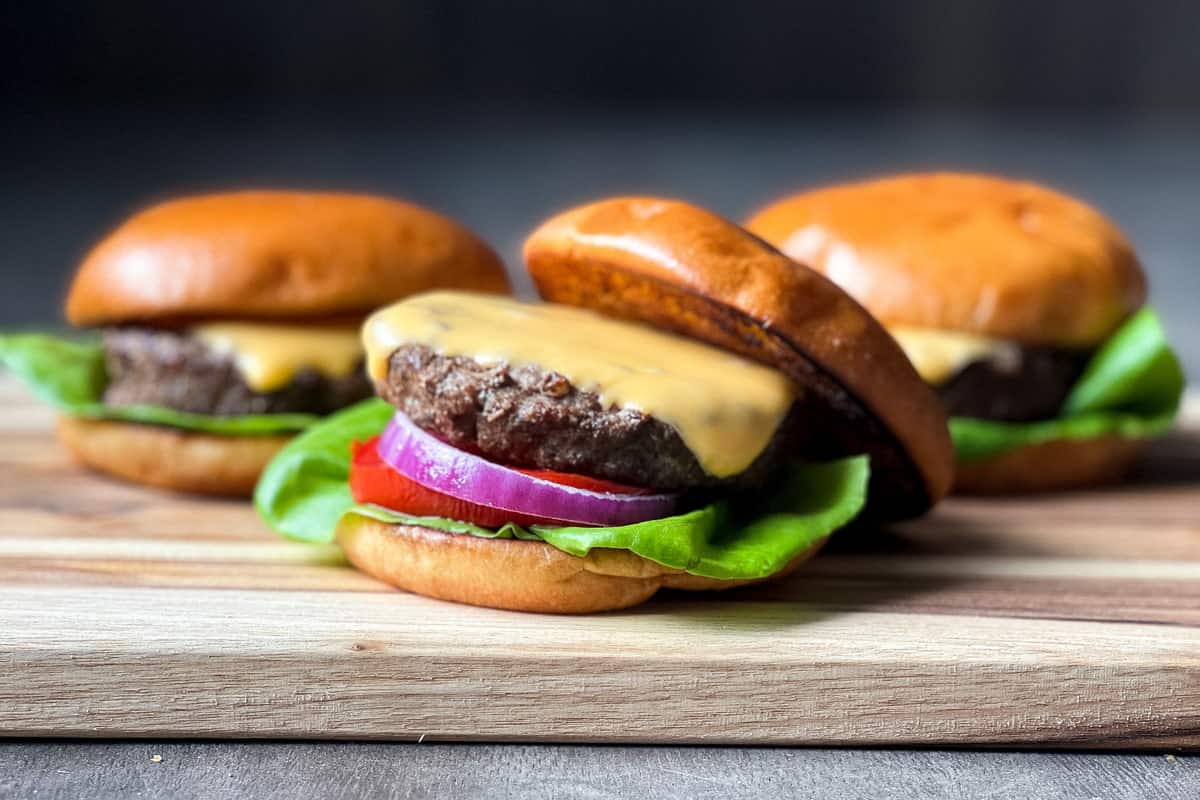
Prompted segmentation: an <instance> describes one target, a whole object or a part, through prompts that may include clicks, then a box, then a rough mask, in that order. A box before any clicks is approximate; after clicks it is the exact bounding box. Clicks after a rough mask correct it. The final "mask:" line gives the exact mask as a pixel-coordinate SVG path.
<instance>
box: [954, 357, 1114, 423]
mask: <svg viewBox="0 0 1200 800" xmlns="http://www.w3.org/2000/svg"><path fill="white" fill-rule="evenodd" d="M1090 357H1091V354H1090V353H1088V352H1084V351H1079V350H1061V349H1057V348H1049V347H1022V348H1021V349H1020V351H1019V355H1018V357H1017V358H1016V359H1005V360H1003V361H1001V360H983V361H974V362H972V363H970V364H968V365H967V366H965V367H963V369H962V370H961V371H959V372H958V373H957V374H956V375H954V376H953V377H952V378H950V380H948V381H947V382H946V383H944V384H942V385H941V386H939V387H938V395H939V396H940V397H941V398H942V403H943V404H944V405H945V407H946V411H947V413H948V414H950V416H952V417H974V418H976V419H991V420H999V421H1005V422H1027V421H1030V420H1038V419H1049V418H1051V417H1053V416H1055V415H1056V414H1058V410H1059V408H1060V407H1061V406H1062V404H1063V401H1064V400H1066V398H1067V395H1068V394H1069V393H1070V391H1071V387H1072V386H1074V385H1075V382H1076V381H1077V380H1079V376H1080V375H1081V374H1083V370H1084V367H1086V366H1087V362H1088V359H1089V358H1090Z"/></svg>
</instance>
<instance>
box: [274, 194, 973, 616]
mask: <svg viewBox="0 0 1200 800" xmlns="http://www.w3.org/2000/svg"><path fill="white" fill-rule="evenodd" d="M525 258H526V261H527V264H528V268H529V273H530V276H531V277H532V279H533V283H534V285H535V286H536V288H537V291H538V293H539V294H540V295H541V297H542V298H543V300H544V301H545V302H541V303H527V302H518V301H515V300H512V299H508V298H501V297H495V296H487V295H483V294H479V293H475V292H462V291H437V292H430V293H424V294H420V295H416V296H413V297H410V298H407V299H405V300H402V301H400V302H398V303H395V304H393V305H391V306H389V307H387V308H384V309H382V310H379V311H377V312H376V313H375V314H373V315H372V316H371V317H370V318H369V319H368V320H367V321H366V323H365V325H364V326H363V340H364V345H365V349H366V353H367V369H368V372H369V374H370V377H371V379H372V380H373V382H374V384H375V388H376V389H377V391H378V393H379V395H380V398H381V399H378V400H374V401H369V402H367V403H365V404H361V405H360V406H358V407H356V408H355V409H352V410H350V411H346V412H343V413H341V414H338V415H336V416H334V417H333V418H331V419H330V420H328V421H327V422H325V423H322V424H321V425H319V426H317V427H315V428H314V429H312V430H311V431H309V432H307V433H306V434H304V435H302V436H301V437H299V438H298V439H297V440H296V441H295V442H293V443H292V444H291V445H289V446H288V447H287V448H285V450H284V451H283V452H282V453H281V454H280V455H279V457H278V458H277V459H276V460H275V461H274V462H273V463H272V464H271V466H270V467H269V468H268V469H267V471H266V473H265V474H264V476H263V479H262V481H261V482H260V484H259V487H258V490H257V492H256V501H257V504H258V507H259V509H260V511H261V513H262V514H263V516H264V517H265V518H266V519H267V521H268V522H269V523H270V524H272V525H273V526H274V527H275V528H276V529H278V530H280V531H281V532H282V533H284V534H285V535H288V536H291V537H293V538H298V539H304V540H310V541H329V540H332V539H334V538H335V537H336V540H337V542H338V543H339V544H340V545H341V546H342V548H343V549H344V550H345V552H346V555H347V557H348V558H349V559H350V561H351V562H353V563H354V564H355V565H356V566H358V567H359V568H360V569H362V570H363V571H365V572H367V573H369V574H371V575H373V576H375V577H377V578H380V579H382V580H384V581H386V582H388V583H391V584H393V585H395V586H397V587H401V588H403V589H407V590H409V591H413V592H417V593H420V594H425V595H429V596H432V597H437V598H441V599H448V600H454V601H458V602H463V603H471V604H476V605H484V606H493V607H499V608H508V609H518V610H525V611H543V612H589V611H602V610H606V609H616V608H623V607H627V606H631V605H635V604H637V603H640V602H643V601H645V600H646V599H648V598H649V597H650V596H651V595H653V594H654V593H655V592H656V591H657V590H658V589H659V588H661V587H670V588H677V589H723V588H728V587H732V586H739V585H743V584H746V583H752V582H755V581H761V580H766V579H769V578H772V577H777V576H779V575H782V574H784V573H786V572H787V571H788V570H790V569H792V568H794V567H795V566H796V565H798V564H799V563H801V562H802V561H803V560H804V559H806V558H807V557H809V556H810V555H811V554H813V553H814V552H815V551H816V550H817V548H819V547H820V546H821V544H822V543H823V542H824V540H825V539H826V537H828V536H829V534H830V533H832V532H833V530H835V529H836V528H838V527H840V526H842V525H844V524H846V523H847V522H849V521H850V519H851V518H853V517H854V516H855V515H856V514H857V513H858V512H859V511H860V509H861V508H862V507H863V506H864V504H868V503H869V507H870V511H871V513H872V514H874V515H876V516H879V517H907V516H913V515H917V514H920V513H922V512H923V511H925V510H926V509H928V508H929V507H930V506H931V505H932V504H933V503H935V502H936V501H937V500H938V499H939V498H940V497H941V496H942V495H943V493H944V492H945V491H946V489H947V488H948V485H949V482H950V479H951V473H952V452H951V448H950V442H949V437H948V434H947V431H946V426H945V419H944V416H943V415H942V412H941V409H940V407H939V405H938V403H937V398H936V396H935V395H934V394H933V392H931V391H930V389H929V388H928V387H927V386H926V385H925V384H924V383H923V382H922V381H921V380H920V378H919V377H918V376H917V374H916V373H915V372H914V371H913V369H912V367H911V366H910V365H909V363H908V361H907V360H906V359H905V358H904V355H903V353H902V352H901V350H900V349H899V348H898V347H897V346H896V344H895V342H894V341H893V340H892V339H891V337H889V336H888V335H887V333H886V332H885V331H884V330H883V329H882V328H881V327H880V326H879V325H878V324H877V323H876V322H875V321H874V320H873V319H872V318H871V316H870V315H869V314H867V312H866V311H864V310H863V309H862V308H861V307H860V306H859V305H858V304H857V303H856V302H855V301H853V300H852V299H850V297H849V296H848V295H846V294H845V293H844V292H843V291H842V290H840V289H838V288H837V287H836V286H835V285H834V284H833V283H831V282H829V281H827V280H826V279H824V278H823V277H821V276H820V275H818V274H816V273H814V272H812V271H810V270H808V269H806V268H804V267H802V266H800V265H799V264H797V263H795V262H793V261H791V260H790V259H788V258H786V257H785V256H783V255H782V254H780V253H779V252H778V251H776V250H775V249H774V248H772V247H770V246H768V245H767V244H765V243H764V242H762V241H761V240H759V239H758V238H756V237H754V236H751V235H750V234H748V233H747V232H746V231H744V230H743V229H741V228H739V227H737V226H736V225H734V224H732V223H730V222H727V221H725V220H724V219H721V218H720V217H717V216H715V215H713V214H710V213H708V212H707V211H703V210H701V209H699V208H695V207H693V206H689V205H686V204H684V203H681V202H676V201H671V200H660V199H652V198H618V199H612V200H606V201H602V202H598V203H594V204H591V205H587V206H583V207H581V208H577V209H574V210H572V211H568V212H566V213H564V214H562V215H560V216H557V217H555V218H553V219H551V220H549V221H548V222H546V223H545V224H544V225H542V226H541V227H540V228H539V229H538V230H537V231H535V232H534V233H533V234H532V236H530V238H529V239H528V241H527V242H526V245H525ZM868 461H869V468H868ZM868 475H869V479H868Z"/></svg>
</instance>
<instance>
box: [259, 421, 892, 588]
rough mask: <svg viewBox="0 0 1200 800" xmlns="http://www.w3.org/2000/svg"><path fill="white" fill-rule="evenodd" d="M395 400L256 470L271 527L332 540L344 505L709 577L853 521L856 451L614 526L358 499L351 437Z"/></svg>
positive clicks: (751, 566)
mask: <svg viewBox="0 0 1200 800" xmlns="http://www.w3.org/2000/svg"><path fill="white" fill-rule="evenodd" d="M393 411H394V410H393V409H392V407H391V406H389V405H388V404H387V403H385V402H383V401H382V400H378V399H376V400H367V401H364V402H362V403H359V404H358V405H356V406H353V407H351V408H349V409H346V410H345V411H342V412H339V413H337V414H334V415H333V416H331V417H329V418H328V419H326V420H324V421H323V422H321V423H319V424H317V425H314V426H313V427H312V428H310V429H309V430H307V431H305V432H304V433H303V434H301V435H300V436H298V437H296V439H294V440H293V441H292V442H290V443H289V444H288V445H287V446H286V447H285V448H283V450H282V451H280V453H279V454H278V455H277V456H276V457H275V459H274V460H273V461H272V462H271V464H270V465H269V466H268V467H267V469H266V471H265V472H264V473H263V476H262V478H261V480H260V481H259V484H258V487H257V489H256V490H255V493H254V503H255V506H256V508H257V509H258V512H259V514H260V515H261V516H262V517H263V519H264V520H266V522H267V524H268V525H270V526H271V527H272V528H273V529H274V530H276V531H278V532H279V533H281V534H283V535H284V536H287V537H289V538H291V539H297V540H300V541H305V542H330V541H333V536H334V529H335V528H336V527H337V524H338V521H339V520H340V519H341V518H342V517H343V515H346V514H357V515H360V516H364V517H369V518H371V519H376V520H379V521H381V522H386V523H390V524H402V525H419V526H422V527H426V528H432V529H434V530H440V531H447V532H449V533H457V534H463V535H468V536H482V537H487V538H493V539H494V538H506V539H529V540H541V541H544V542H546V543H547V544H550V545H552V546H554V547H556V548H558V549H559V550H562V551H564V552H567V553H570V554H571V555H575V556H584V555H587V553H588V552H589V551H591V550H592V549H594V548H598V547H601V548H615V549H620V550H630V551H632V552H634V553H636V554H637V555H639V556H642V557H643V558H647V559H649V560H651V561H655V562H657V563H659V564H663V565H665V566H668V567H673V568H676V569H682V570H686V571H687V572H690V573H692V574H693V575H703V576H705V577H710V578H729V579H753V578H765V577H767V576H768V575H772V574H774V573H776V572H778V571H779V570H780V569H782V568H783V566H784V565H785V564H787V563H788V562H789V561H790V560H791V559H792V557H794V556H795V555H796V554H797V553H799V552H800V551H802V550H804V549H806V548H807V547H809V546H810V545H812V544H813V543H815V542H816V541H817V540H819V539H822V538H824V537H826V536H828V535H829V534H831V533H833V532H834V531H835V530H837V529H838V528H840V527H842V526H843V525H845V524H846V523H848V522H849V521H850V520H852V519H853V518H854V517H855V516H856V515H857V514H858V512H859V511H860V510H861V509H862V507H863V504H864V503H865V502H866V493H867V479H868V477H869V473H870V470H869V468H868V465H867V459H866V457H864V456H860V457H856V458H846V459H842V460H839V461H831V462H827V463H822V464H793V465H792V466H790V467H789V468H788V470H787V474H786V476H785V477H784V480H782V481H781V482H780V484H779V485H778V486H777V488H776V489H774V490H773V491H772V492H771V493H770V494H769V495H767V496H757V497H755V498H753V499H752V500H745V501H742V502H741V503H738V502H735V501H721V502H717V503H714V504H712V505H708V506H705V507H703V508H699V509H696V510H695V511H690V512H688V513H685V514H679V515H676V516H673V517H666V518H663V519H656V520H651V521H649V522H640V523H637V524H634V525H623V526H620V527H612V528H589V527H558V526H549V525H535V526H532V527H530V528H528V529H526V528H523V527H521V526H518V525H513V524H508V525H505V526H504V527H502V528H500V529H498V530H491V529H487V528H481V527H479V526H476V525H471V524H469V523H465V522H458V521H456V520H449V519H442V518H437V517H414V516H410V515H408V514H403V513H400V512H397V511H392V510H390V509H385V508H380V507H378V506H369V505H360V504H356V503H355V502H354V499H353V498H352V497H351V495H350V488H349V486H348V484H347V479H348V477H349V475H350V453H351V444H352V443H353V442H355V441H364V440H366V439H369V438H370V437H372V436H374V435H376V434H378V433H379V432H380V431H382V430H383V428H384V426H385V425H386V424H387V421H388V419H389V418H390V417H391V415H392V413H393Z"/></svg>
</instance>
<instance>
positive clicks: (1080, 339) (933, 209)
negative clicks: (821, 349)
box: [746, 173, 1146, 347]
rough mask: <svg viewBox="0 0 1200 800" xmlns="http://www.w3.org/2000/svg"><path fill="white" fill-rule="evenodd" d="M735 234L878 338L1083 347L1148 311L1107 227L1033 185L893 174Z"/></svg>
mask: <svg viewBox="0 0 1200 800" xmlns="http://www.w3.org/2000/svg"><path fill="white" fill-rule="evenodd" d="M746 227H747V228H749V229H750V230H751V231H753V232H754V233H756V234H758V235H759V236H761V237H763V238H764V239H766V240H767V241H769V242H771V243H772V244H774V245H775V246H776V247H778V248H780V249H781V250H783V252H785V253H787V254H788V255H789V256H791V257H792V258H795V259H796V260H798V261H802V262H804V263H805V264H808V265H809V266H811V267H813V268H814V269H816V270H818V271H819V272H822V273H824V274H825V275H827V276H828V277H829V278H831V279H832V280H833V281H835V282H836V283H838V284H839V285H840V286H842V287H843V288H844V289H846V290H847V291H849V292H850V294H852V295H854V297H855V298H857V299H858V300H859V302H861V303H862V304H863V305H865V306H866V307H867V308H869V309H870V310H871V311H872V312H873V313H874V314H875V316H876V317H878V318H879V319H880V320H881V321H882V322H883V323H884V324H885V325H909V326H918V327H925V328H934V329H944V330H954V331H965V332H969V333H975V334H980V335H983V336H989V337H993V338H999V339H1011V340H1016V341H1020V342H1025V343H1029V344H1040V345H1050V346H1061V347H1086V346H1090V345H1094V344H1096V343H1098V342H1100V341H1102V340H1103V339H1105V338H1107V337H1108V336H1109V334H1111V333H1112V332H1113V331H1114V330H1115V329H1116V328H1117V326H1119V325H1120V324H1121V322H1122V321H1123V320H1124V319H1125V318H1126V317H1127V316H1129V315H1130V314H1131V313H1132V312H1133V311H1135V310H1136V309H1137V308H1138V307H1140V306H1141V305H1142V303H1144V302H1145V299H1146V280H1145V276H1144V275H1143V273H1142V269H1141V266H1140V265H1139V264H1138V261H1137V258H1136V256H1135V255H1134V252H1133V248H1132V247H1131V246H1130V244H1129V242H1128V241H1127V240H1126V239H1125V237H1124V236H1123V235H1122V234H1121V232H1120V231H1119V230H1117V228H1116V227H1115V226H1114V225H1113V224H1112V222H1110V221H1109V220H1108V219H1107V218H1106V217H1104V216H1103V215H1102V214H1100V213H1099V212H1098V211H1096V210H1095V209H1094V208H1092V207H1090V206H1088V205H1085V204H1084V203H1081V202H1080V201H1078V200H1075V199H1073V198H1071V197H1067V196H1066V195H1063V194H1060V193H1058V192H1054V191H1051V190H1049V189H1046V188H1044V187H1042V186H1038V185H1036V184H1032V183H1024V182H1019V181H1011V180H1005V179H1002V178H995V177H989V176H985V175H967V174H954V173H930V174H916V175H902V176H897V177H889V178H883V179H880V180H873V181H867V182H864V183H852V184H845V185H841V186H832V187H829V188H824V189H817V190H814V191H810V192H805V193H803V194H799V195H796V196H794V197H790V198H787V199H785V200H781V201H779V202H777V203H775V204H773V205H770V206H767V207H766V208H764V209H763V210H761V211H759V212H758V213H757V214H755V215H754V216H753V217H751V218H750V220H749V221H748V222H747V223H746Z"/></svg>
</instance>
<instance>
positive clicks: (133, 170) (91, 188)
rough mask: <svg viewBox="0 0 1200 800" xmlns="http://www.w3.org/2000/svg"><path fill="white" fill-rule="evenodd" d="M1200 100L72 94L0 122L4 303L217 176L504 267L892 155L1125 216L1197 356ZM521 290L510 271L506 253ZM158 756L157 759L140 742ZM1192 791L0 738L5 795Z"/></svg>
mask: <svg viewBox="0 0 1200 800" xmlns="http://www.w3.org/2000/svg"><path fill="white" fill-rule="evenodd" d="M1198 145H1200V119H1196V118H1192V119H1179V118H1152V119H1131V118H1122V117H1103V116H1095V117H1067V116H1036V117H1035V116H1017V117H1012V116H1010V117H951V116H930V115H923V116H914V115H894V116H878V115H876V116H870V117H865V116H854V115H837V116H830V115H816V114H806V113H804V112H803V111H801V110H795V111H792V112H788V113H782V112H780V113H773V114H769V115H768V114H761V113H760V114H739V113H733V112H731V111H725V112H721V113H715V112H714V113H705V114H701V113H697V112H691V113H671V112H663V111H649V112H641V113H637V114H634V113H615V112H609V113H601V112H596V111H582V110H581V111H576V112H572V113H562V112H559V113H549V112H545V113H543V112H527V111H521V110H517V109H490V110H479V109H476V110H473V111H470V112H465V111H463V110H458V111H454V112H446V111H442V110H439V109H425V110H421V111H417V112H414V111H412V110H406V111H403V112H401V111H398V110H396V109H393V108H378V107H376V108H371V109H344V110H338V111H336V113H335V112H334V111H332V110H326V111H323V112H320V113H317V112H313V111H311V110H308V109H302V108H301V109H293V110H290V111H280V110H273V111H271V112H270V113H267V112H264V111H262V110H259V109H240V110H237V109H233V110H224V111H222V112H220V113H214V112H211V111H207V110H192V111H188V112H180V113H172V114H166V113H157V114H146V113H135V112H127V113H119V114H118V113H114V112H112V111H105V112H102V113H101V112H97V113H94V114H88V115H80V114H75V115H72V116H68V115H63V114H60V113H57V112H55V111H52V110H50V111H40V112H28V113H11V114H10V117H9V118H8V119H6V122H5V125H3V126H0V152H3V153H4V154H5V163H4V172H5V180H4V181H0V226H2V227H0V232H2V233H3V235H4V248H3V251H2V252H0V278H2V279H3V285H4V286H5V287H6V290H5V291H3V292H0V324H2V325H3V327H5V328H11V327H13V326H30V327H32V326H39V325H40V326H45V325H48V324H52V323H54V322H55V321H56V320H57V318H58V305H57V304H58V300H59V298H60V296H61V293H62V291H63V289H64V287H65V284H66V281H67V279H68V277H69V274H70V271H71V269H72V268H73V265H74V262H75V260H76V259H77V258H78V257H79V255H80V254H81V253H82V252H83V250H85V249H86V247H87V246H88V244H89V243H90V242H91V241H93V240H94V239H95V238H96V237H97V236H99V235H100V234H102V233H103V231H104V230H105V229H106V228H107V227H108V226H110V225H112V224H113V223H115V222H116V221H117V220H119V219H120V217H121V216H122V215H123V214H125V213H127V212H128V211H129V210H131V209H132V208H133V207H136V206H137V205H139V204H141V203H144V202H146V201H148V200H151V199H155V198H159V197H164V196H169V195H171V194H174V193H178V192H182V191H191V190H197V189H213V188H223V187H229V186H244V185H253V186H274V185H287V186H311V187H335V188H345V189H366V190H374V191H382V192H387V193H392V194H397V195H401V196H405V197H408V198H411V199H413V200H417V201H420V202H424V203H428V204H430V205H432V206H434V207H436V208H439V209H441V210H443V211H445V212H447V213H450V214H452V215H455V216H457V217H459V218H460V219H462V220H463V221H464V222H465V223H467V224H468V225H470V226H471V227H473V228H475V229H477V230H478V231H480V232H481V233H482V234H483V235H484V236H486V237H487V238H489V239H490V240H491V241H493V242H494V243H495V244H496V245H497V247H499V248H500V249H501V251H502V252H503V254H504V255H505V257H506V258H507V259H508V261H509V264H510V266H514V267H516V266H518V265H519V258H518V253H519V246H520V242H521V239H522V237H523V236H524V234H525V233H526V232H527V231H528V230H530V229H531V228H532V227H533V226H534V225H535V224H536V223H537V221H538V220H539V219H541V218H542V217H544V216H545V215H547V214H549V213H551V212H552V211H554V210H555V209H558V208H560V207H562V206H564V205H567V204H570V203H575V202H578V201H582V200H586V199H589V198H595V197H600V196H603V195H606V194H610V193H616V192H645V193H656V194H664V195H672V196H679V197H684V198H690V199H692V200H694V201H695V202H698V203H701V204H705V205H708V206H710V207H712V208H714V209H716V210H718V211H721V212H724V213H726V214H728V215H730V216H734V217H739V216H742V215H744V214H746V213H748V212H749V211H751V210H752V209H753V208H754V207H755V206H756V205H758V204H760V203H762V202H764V201H766V200H768V199H771V198H773V197H775V196H777V195H780V194H782V193H785V192H788V191H791V190H794V189H799V188H801V187H803V186H805V185H813V184H818V183H822V182H826V181H833V180H840V179H845V178H852V177H857V176H863V175H870V174H873V173H878V172H884V171H893V170H899V169H910V168H926V167H935V166H940V167H953V168H964V169H982V170H989V171H996V172H1007V173H1011V174H1015V175H1023V176H1029V177H1036V178H1040V179H1042V180H1044V181H1047V182H1049V183H1051V184H1054V185H1057V186H1060V187H1062V188H1064V189H1067V190H1070V191H1073V192H1076V193H1079V194H1081V195H1083V196H1084V197H1087V198H1089V199H1091V200H1092V201H1094V202H1095V203H1097V204H1098V205H1100V206H1101V207H1102V208H1103V209H1105V210H1106V211H1108V212H1109V213H1110V214H1111V215H1112V216H1114V217H1115V218H1116V219H1117V221H1118V222H1119V223H1120V224H1121V225H1122V226H1123V227H1124V228H1125V229H1126V231H1127V232H1128V233H1129V234H1130V236H1131V237H1132V238H1133V240H1134V242H1135V244H1136V245H1137V246H1138V248H1139V251H1140V252H1141V254H1142V257H1143V260H1144V261H1145V263H1146V266H1147V269H1148V271H1149V273H1150V275H1151V279H1152V281H1153V301H1154V303H1155V304H1156V305H1157V306H1158V307H1159V308H1160V309H1161V310H1162V312H1163V314H1164V317H1165V318H1166V322H1167V326H1168V328H1169V330H1170V333H1171V335H1172V337H1173V339H1174V340H1175V341H1176V343H1177V344H1178V345H1179V349H1180V350H1181V352H1182V354H1183V356H1184V361H1185V363H1186V364H1187V366H1188V369H1189V372H1190V373H1191V374H1192V376H1193V377H1195V376H1197V375H1200V325H1198V323H1197V316H1198V315H1197V308H1196V307H1197V304H1198V301H1200V265H1198V261H1197V259H1198V256H1197V254H1198V253H1200V157H1197V149H1198ZM515 274H516V275H517V279H518V280H517V284H518V288H519V289H523V290H527V289H528V282H527V281H525V280H524V278H523V276H521V275H520V273H519V272H516V273H515ZM154 756H161V760H153V757H154ZM637 794H641V795H645V796H647V797H721V798H729V797H762V796H772V795H780V796H794V797H814V798H838V797H938V796H946V797H992V798H1008V797H1012V798H1023V799H1026V800H1028V799H1031V798H1043V797H1045V798H1050V797H1056V798H1058V797H1065V798H1105V800H1109V799H1110V798H1135V797H1155V798H1195V797H1198V796H1200V756H1197V757H1196V758H1195V759H1193V758H1191V757H1189V756H1187V755H1179V756H1174V755H1168V754H1142V755H1120V754H1069V753H1008V752H917V751H901V750H793V749H756V748H722V749H713V748H657V747H653V748H642V747H637V748H623V747H557V746H512V745H489V744H471V745H415V744H365V743H266V742H263V743H239V742H203V743H180V742H169V743H165V742H163V743H160V742H57V741H50V742H28V741H25V742H6V743H0V798H9V797H13V798H25V797H38V798H46V797H55V798H57V797H63V798H76V797H169V796H186V797H200V798H203V797H229V796H238V797H250V798H275V797H279V798H292V797H301V796H327V797H360V796H368V797H369V796H379V797H427V796H430V797H458V796H466V797H563V796H582V797H618V796H630V795H637Z"/></svg>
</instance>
